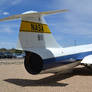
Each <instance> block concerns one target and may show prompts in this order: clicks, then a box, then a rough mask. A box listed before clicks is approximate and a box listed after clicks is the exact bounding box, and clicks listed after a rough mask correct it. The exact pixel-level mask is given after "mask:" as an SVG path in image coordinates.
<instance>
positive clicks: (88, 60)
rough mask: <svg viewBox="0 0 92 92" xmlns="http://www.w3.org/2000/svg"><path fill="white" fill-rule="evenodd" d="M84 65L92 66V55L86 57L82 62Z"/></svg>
mask: <svg viewBox="0 0 92 92" xmlns="http://www.w3.org/2000/svg"><path fill="white" fill-rule="evenodd" d="M81 63H82V64H92V55H88V56H86V57H84V59H83V60H82V61H81Z"/></svg>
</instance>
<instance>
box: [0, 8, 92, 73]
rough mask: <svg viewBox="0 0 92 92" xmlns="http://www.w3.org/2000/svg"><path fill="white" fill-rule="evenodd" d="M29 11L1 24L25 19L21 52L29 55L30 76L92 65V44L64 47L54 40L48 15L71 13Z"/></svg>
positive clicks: (27, 60) (26, 57) (21, 36)
mask: <svg viewBox="0 0 92 92" xmlns="http://www.w3.org/2000/svg"><path fill="white" fill-rule="evenodd" d="M67 11H68V10H56V11H48V12H34V11H32V12H25V13H23V14H20V15H14V16H10V17H7V18H4V19H0V21H6V20H12V19H18V18H21V26H20V32H19V40H18V45H17V49H19V50H24V51H25V53H26V56H25V60H24V66H25V68H26V70H27V71H28V72H29V73H30V74H39V73H61V72H65V71H67V70H71V69H73V68H74V67H75V66H77V65H79V64H81V63H82V64H85V65H90V66H91V64H92V62H91V61H92V44H88V45H81V46H73V47H67V48H63V47H61V46H60V45H59V44H58V43H57V42H56V40H55V39H54V37H53V35H52V33H51V31H50V29H49V27H48V25H47V24H46V22H45V20H44V18H43V17H44V16H45V15H50V14H56V13H60V12H67Z"/></svg>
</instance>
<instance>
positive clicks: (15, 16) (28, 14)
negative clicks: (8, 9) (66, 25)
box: [0, 9, 68, 21]
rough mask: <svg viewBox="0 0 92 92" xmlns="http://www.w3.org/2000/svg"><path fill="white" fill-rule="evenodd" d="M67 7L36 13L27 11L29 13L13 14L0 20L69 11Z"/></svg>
mask: <svg viewBox="0 0 92 92" xmlns="http://www.w3.org/2000/svg"><path fill="white" fill-rule="evenodd" d="M67 11H68V10H67V9H64V10H55V11H47V12H35V13H27V14H19V15H13V16H9V17H6V18H3V19H0V21H6V20H13V19H19V18H25V17H28V18H29V17H31V18H34V17H38V16H42V15H43V16H44V15H50V14H56V13H61V12H67Z"/></svg>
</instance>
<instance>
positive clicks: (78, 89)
mask: <svg viewBox="0 0 92 92" xmlns="http://www.w3.org/2000/svg"><path fill="white" fill-rule="evenodd" d="M0 92H92V73H91V72H90V71H89V70H88V69H86V68H85V67H83V66H78V67H76V68H75V69H74V71H73V72H72V73H70V74H59V75H54V74H41V75H40V74H39V75H30V74H28V73H27V72H26V70H25V68H24V65H23V59H12V60H8V59H5V60H0Z"/></svg>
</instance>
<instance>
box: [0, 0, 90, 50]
mask: <svg viewBox="0 0 92 92" xmlns="http://www.w3.org/2000/svg"><path fill="white" fill-rule="evenodd" d="M58 9H68V10H69V11H68V12H66V13H61V14H56V15H50V16H46V17H45V19H46V21H47V23H48V25H49V28H50V30H51V32H52V34H53V35H54V37H55V38H56V40H57V42H58V43H59V44H60V45H61V46H62V47H69V46H74V45H84V44H91V43H92V0H0V18H4V17H8V16H12V15H16V14H21V13H23V12H26V11H30V10H32V11H38V12H42V11H50V10H58ZM20 23H21V21H20V20H12V21H4V22H0V48H7V49H10V48H16V43H17V40H18V33H19V27H20Z"/></svg>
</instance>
